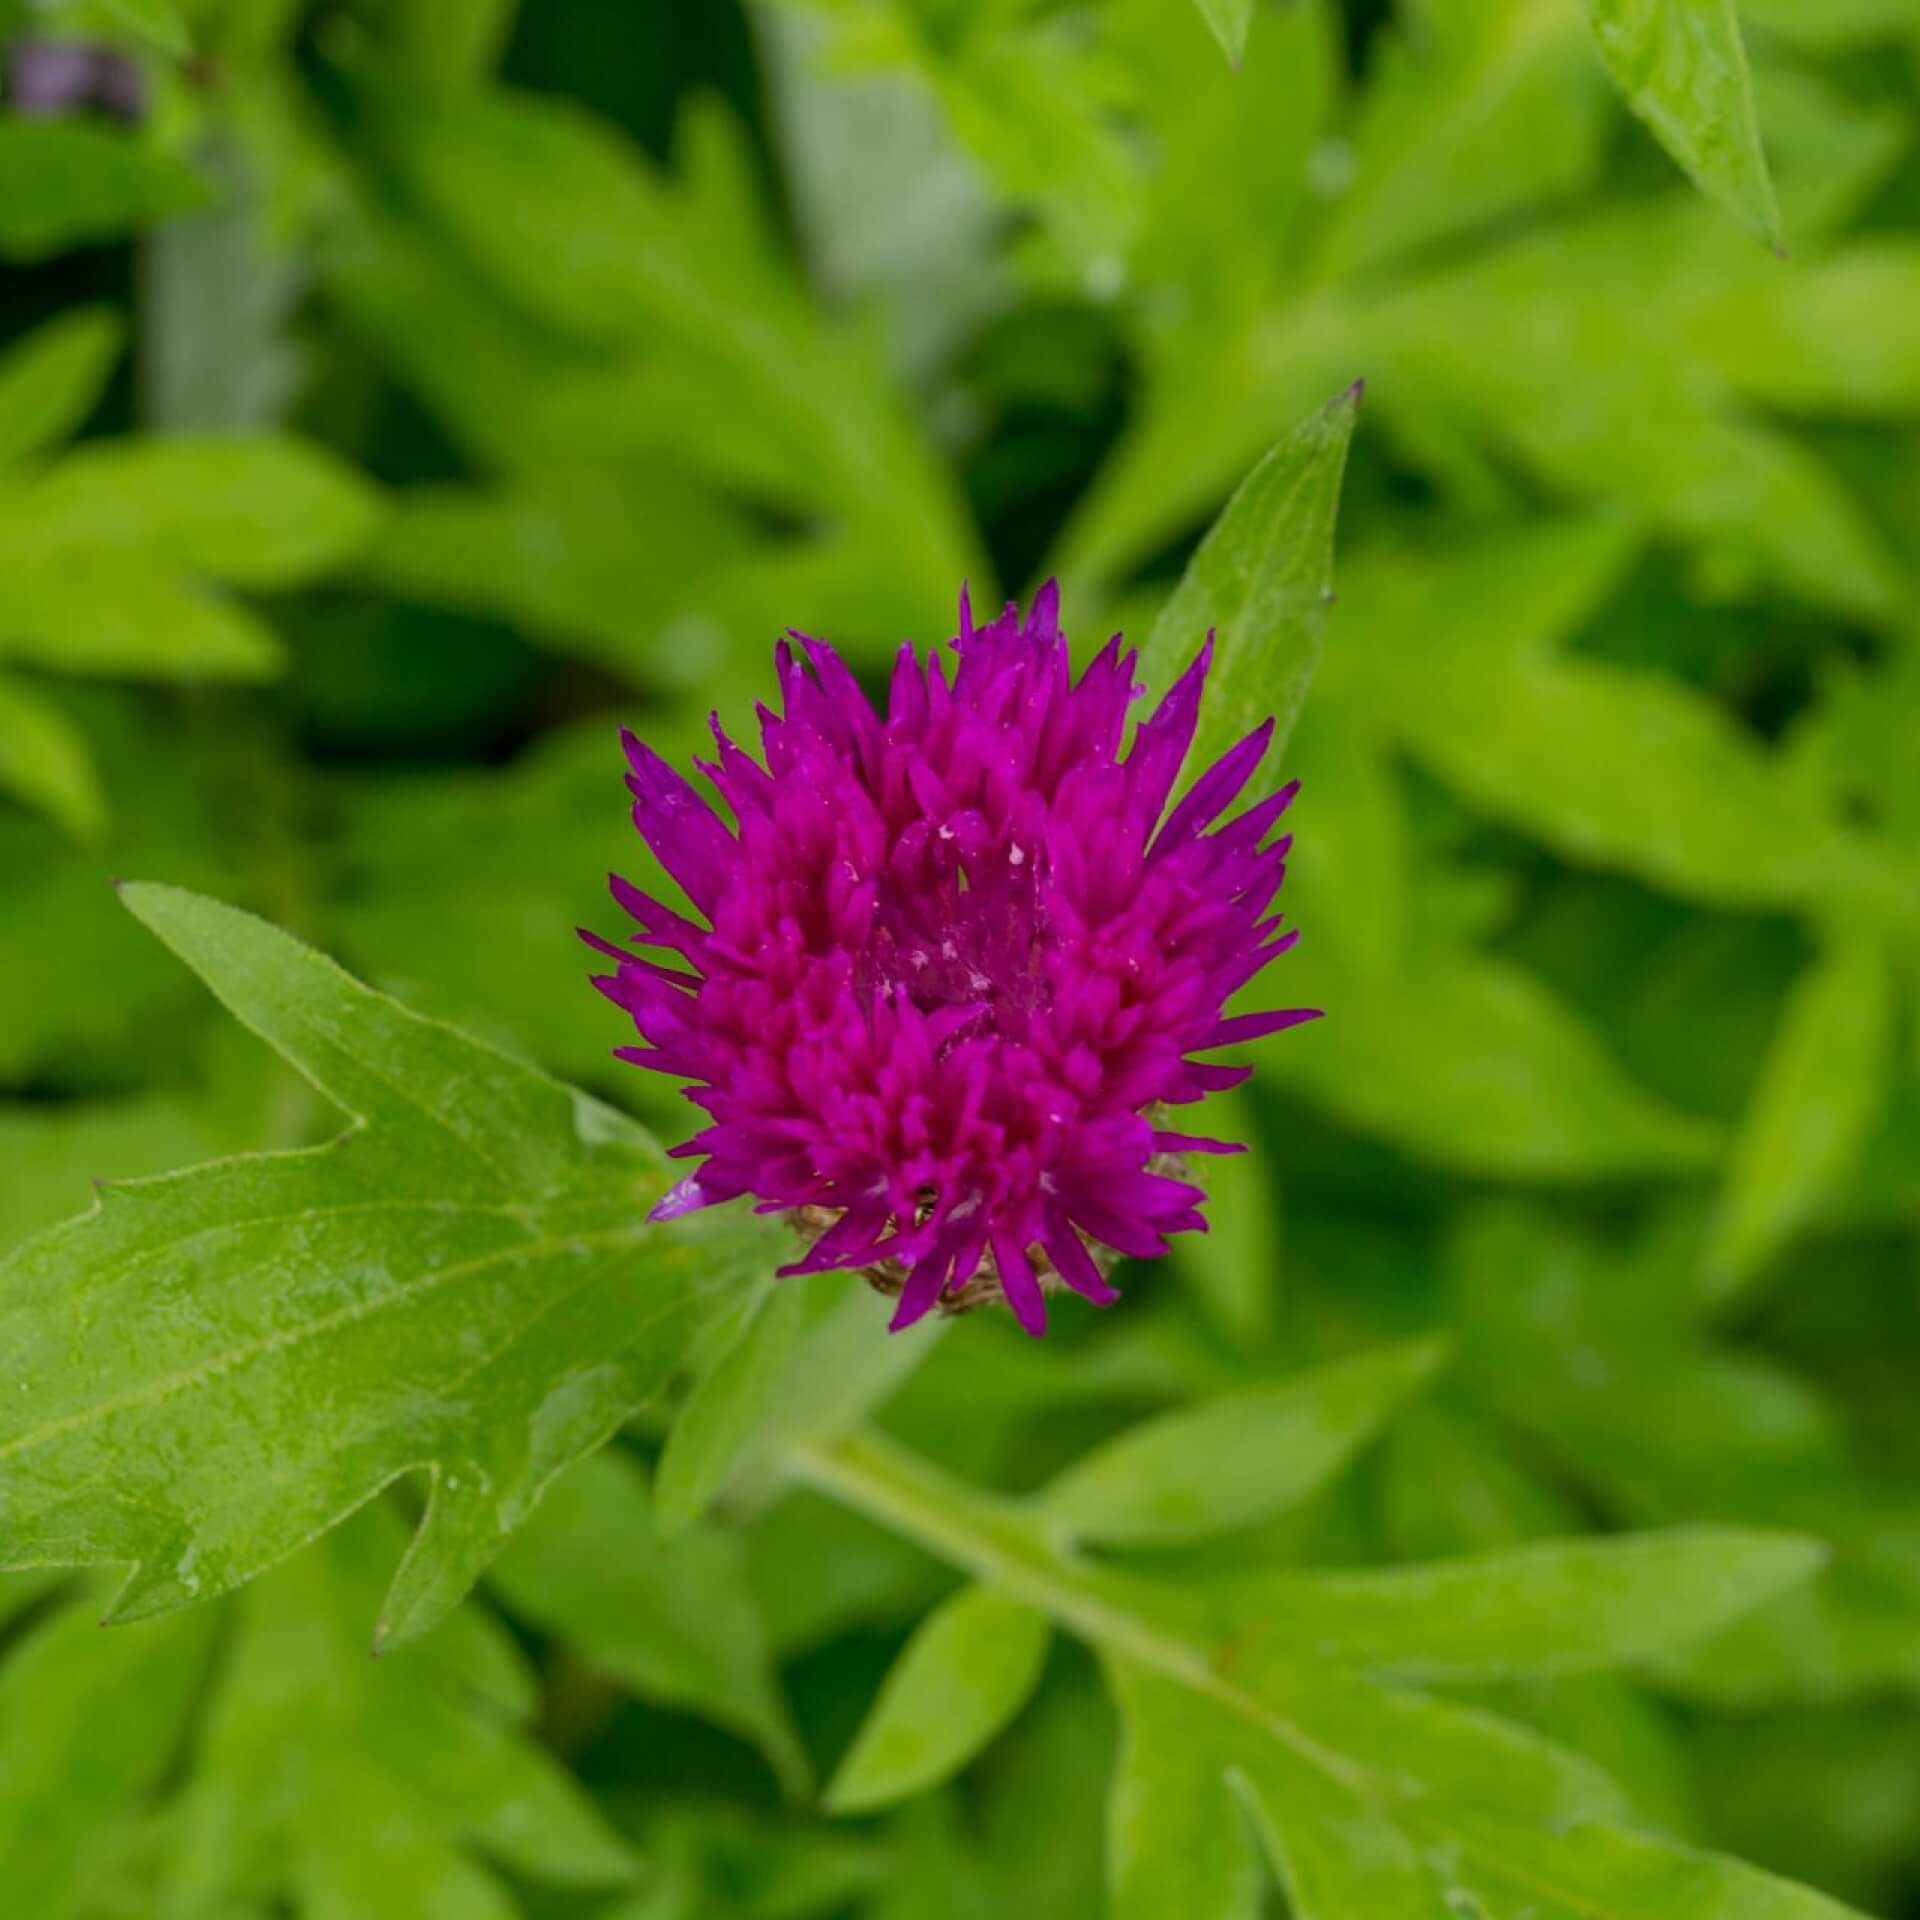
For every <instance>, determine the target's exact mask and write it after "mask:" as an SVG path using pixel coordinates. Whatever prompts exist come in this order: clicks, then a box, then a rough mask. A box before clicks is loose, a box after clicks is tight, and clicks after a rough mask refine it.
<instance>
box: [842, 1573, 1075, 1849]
mask: <svg viewBox="0 0 1920 1920" xmlns="http://www.w3.org/2000/svg"><path fill="white" fill-rule="evenodd" d="M1049 1638H1050V1633H1049V1628H1048V1625H1047V1618H1046V1615H1045V1614H1043V1613H1041V1612H1039V1611H1037V1610H1036V1609H1035V1608H1032V1607H1029V1606H1027V1605H1026V1604H1025V1603H1024V1602H1022V1601H1018V1600H1014V1599H1012V1598H1010V1597H1009V1596H1008V1595H1006V1594H1004V1593H1001V1592H999V1591H997V1590H996V1589H994V1588H992V1587H967V1588H965V1589H963V1590H962V1591H961V1592H960V1593H958V1594H956V1595H955V1596H954V1597H953V1598H952V1599H951V1600H948V1601H947V1602H946V1603H945V1604H944V1605H942V1606H941V1607H939V1608H938V1609H937V1610H936V1611H935V1612H934V1613H932V1614H930V1615H929V1616H928V1617H927V1619H926V1620H924V1621H923V1622H922V1623H921V1625H920V1627H919V1629H918V1630H917V1631H916V1632H915V1634H914V1636H913V1638H912V1640H910V1641H909V1642H908V1643H907V1648H906V1651H905V1652H904V1653H902V1654H901V1656H900V1658H899V1661H898V1662H897V1663H896V1664H895V1666H894V1668H893V1670H892V1672H890V1673H889V1674H888V1675H887V1680H886V1684H885V1686H884V1687H882V1689H881V1692H880V1698H879V1700H878V1701H877V1702H876V1703H875V1705H874V1708H873V1711H872V1712H871V1713H870V1714H869V1715H868V1716H867V1720H866V1724H865V1725H864V1726H862V1727H861V1729H860V1733H859V1736H858V1737H857V1738H856V1739H855V1741H854V1743H853V1750H852V1751H851V1752H850V1753H849V1754H848V1755H847V1757H846V1759H845V1761H844V1762H843V1763H842V1764H841V1767H840V1771H839V1772H838V1773H837V1774H836V1775H835V1776H834V1779H833V1784H832V1785H831V1786H830V1787H829V1788H828V1789H827V1806H828V1807H829V1809H830V1810H831V1811H833V1812H835V1813H866V1812H870V1811H871V1810H872V1809H873V1808H875V1807H885V1806H891V1805H893V1803H894V1802H896V1801H898V1800H904V1799H906V1798H907V1796H908V1795H909V1794H913V1793H918V1792H920V1791H922V1790H923V1789H924V1788H927V1787H931V1786H936V1785H938V1784H939V1783H940V1782H941V1781H942V1780H945V1779H947V1778H949V1777H950V1776H951V1775H952V1774H954V1773H957V1772H958V1771H959V1770H960V1769H961V1768H962V1767H964V1766H965V1765H966V1764H967V1762H968V1761H969V1760H971V1759H972V1758H973V1756H974V1755H975V1754H976V1753H978V1752H979V1751H980V1749H981V1748H982V1747H984V1746H985V1745H986V1744H987V1742H988V1741H989V1740H991V1739H992V1738H993V1736H994V1735H995V1734H996V1733H998V1732H999V1731H1000V1729H1001V1728H1002V1727H1004V1726H1005V1725H1006V1724H1007V1722H1008V1721H1009V1720H1011V1719H1012V1718H1013V1716H1014V1715H1015V1714H1016V1713H1018V1712H1019V1711H1020V1709H1021V1708H1022V1707H1023V1706H1024V1705H1025V1704H1026V1702H1027V1699H1028V1696H1029V1695H1030V1694H1031V1693H1032V1692H1033V1689H1034V1688H1035V1686H1036V1685H1038V1684H1039V1679H1040V1669H1041V1666H1042V1665H1043V1663H1044V1662H1045V1660H1046V1654H1047V1643H1048V1640H1049Z"/></svg>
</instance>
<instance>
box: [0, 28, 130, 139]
mask: <svg viewBox="0 0 1920 1920" xmlns="http://www.w3.org/2000/svg"><path fill="white" fill-rule="evenodd" d="M11 65H12V74H11V78H10V82H9V86H8V100H9V103H10V104H11V106H12V107H13V110H14V112H15V113H17V114H20V115H22V116H25V117H29V118H38V119H45V120H58V119H61V118H63V117H65V116H66V115H68V114H70V113H76V112H83V111H85V110H86V109H87V108H89V107H98V108H100V109H101V110H102V111H103V112H106V113H109V114H111V115H113V116H114V117H115V118H116V119H120V120H138V119H139V118H140V115H141V112H142V109H143V107H144V104H145V93H146V89H145V86H144V85H143V83H142V81H141V77H140V69H139V68H138V67H137V66H135V65H134V63H133V62H132V61H131V60H129V59H128V58H127V57H126V56H125V55H124V54H120V53H115V52H114V51H113V49H112V48H111V47H96V46H90V45H88V44H86V43H85V42H84V41H75V40H20V41H16V42H15V43H14V46H13V50H12V57H11Z"/></svg>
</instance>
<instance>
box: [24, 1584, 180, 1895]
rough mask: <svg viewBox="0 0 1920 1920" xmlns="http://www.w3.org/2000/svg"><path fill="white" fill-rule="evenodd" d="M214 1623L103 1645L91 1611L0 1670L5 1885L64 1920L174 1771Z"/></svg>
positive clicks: (69, 1618) (40, 1632) (44, 1629)
mask: <svg viewBox="0 0 1920 1920" xmlns="http://www.w3.org/2000/svg"><path fill="white" fill-rule="evenodd" d="M213 1624H214V1622H213V1616H212V1615H211V1614H199V1615H194V1616H191V1617H189V1618H186V1619H180V1620H167V1621H161V1622H156V1623H153V1624H149V1625H146V1626H141V1627H137V1628H134V1629H132V1630H130V1631H128V1632H126V1633H119V1634H112V1635H104V1634H102V1633H101V1632H100V1630H99V1627H98V1625H97V1615H96V1613H95V1610H94V1609H93V1607H91V1606H90V1605H88V1604H87V1603H86V1602H85V1601H84V1600H82V1601H78V1602H75V1603H73V1604H71V1605H68V1606H66V1607H64V1608H62V1609H60V1610H59V1611H58V1612H57V1613H56V1614H55V1615H54V1616H53V1617H52V1618H51V1619H50V1620H47V1621H45V1622H43V1623H42V1624H40V1625H39V1626H38V1627H36V1628H35V1629H34V1630H33V1632H32V1633H31V1635H30V1636H29V1637H28V1639H27V1640H26V1641H25V1643H24V1644H23V1645H20V1646H17V1647H9V1649H8V1652H7V1658H6V1662H5V1664H4V1666H0V1884H4V1885H5V1887H6V1889H7V1897H8V1900H9V1902H10V1903H13V1902H17V1903H18V1910H19V1911H20V1912H23V1913H32V1914H34V1915H35V1916H36V1920H38V1917H39V1916H44V1917H45V1920H65V1916H67V1915H70V1914H73V1913H74V1912H76V1910H77V1909H78V1907H79V1904H80V1901H81V1899H82V1897H83V1896H84V1894H85V1892H86V1889H87V1882H88V1879H89V1877H90V1875H91V1874H92V1873H93V1872H94V1871H95V1870H97V1869H98V1867H99V1866H100V1864H101V1862H102V1860H103V1859H104V1858H105V1857H106V1856H108V1855H109V1854H110V1853H111V1851H112V1848H113V1845H114V1844H115V1842H116V1841H117V1840H118V1839H120V1838H121V1837H122V1836H123V1835H124V1833H125V1831H126V1830H127V1829H128V1828H129V1826H130V1825H131V1823H132V1821H133V1818H134V1816H135V1813H136V1811H137V1809H138V1808H139V1806H140V1804H141V1802H142V1801H143V1800H144V1799H145V1797H146V1796H147V1795H148V1794H149V1793H150V1792H151V1791H152V1790H153V1789H154V1787H155V1786H156V1785H157V1784H158V1782H159V1781H160V1779H161V1777H162V1775H163V1774H164V1772H165V1770H166V1769H167V1767H168V1765H169V1763H170V1762H171V1761H172V1759H173V1757H174V1754H175V1752H176V1750H177V1749H178V1746H179V1743H180V1739H181V1735H182V1733H183V1731H184V1729H185V1726H186V1722H187V1717H188V1714H189V1713H190V1712H191V1710H192V1706H193V1701H194V1697H195V1695H196V1693H197V1692H198V1690H199V1686H200V1681H201V1677H202V1675H203V1674H204V1673H205V1671H206V1665H207V1657H208V1654H209V1652H210V1651H211V1648H212V1645H213Z"/></svg>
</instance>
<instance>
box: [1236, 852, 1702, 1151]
mask: <svg viewBox="0 0 1920 1920" xmlns="http://www.w3.org/2000/svg"><path fill="white" fill-rule="evenodd" d="M1302 831H1303V842H1304V837H1305V829H1304V824H1303V829H1302ZM1310 900H1311V896H1310V895H1309V894H1308V893H1307V890H1306V889H1305V888H1304V887H1303V888H1302V889H1301V894H1300V898H1299V902H1298V907H1297V911H1298V914H1299V918H1300V921H1301V924H1302V925H1304V926H1311V925H1312V924H1313V914H1312V910H1311V904H1310ZM1295 958H1297V959H1298V961H1299V963H1300V964H1299V965H1297V966H1294V965H1293V961H1294V959H1295ZM1322 964H1323V956H1320V955H1317V954H1316V953H1315V952H1314V951H1313V950H1312V949H1311V947H1310V946H1309V945H1308V944H1306V943H1303V945H1302V947H1301V951H1300V953H1299V954H1298V955H1297V956H1290V957H1289V961H1288V965H1289V966H1290V967H1292V973H1291V977H1290V978H1289V979H1288V980H1287V982H1286V991H1287V994H1288V995H1289V997H1290V998H1291V999H1292V1000H1293V1001H1295V1002H1299V1001H1305V1002H1306V1003H1307V1004H1309V1005H1319V1006H1328V1007H1331V1008H1333V1009H1334V1010H1335V1016H1336V1017H1335V1018H1333V1019H1330V1020H1324V1021H1318V1022H1316V1023H1315V1026H1314V1029H1313V1031H1312V1032H1311V1034H1310V1035H1303V1036H1302V1037H1301V1040H1302V1043H1301V1044H1299V1045H1295V1046H1291V1047H1286V1048H1278V1049H1275V1052H1276V1055H1277V1057H1276V1058H1275V1060H1274V1061H1273V1063H1272V1066H1271V1068H1270V1069H1269V1071H1272V1072H1274V1073H1276V1074H1277V1075H1278V1076H1279V1077H1281V1078H1283V1079H1284V1080H1285V1081H1287V1082H1288V1083H1289V1084H1292V1085H1295V1086H1298V1087H1300V1088H1301V1089H1302V1090H1303V1091H1306V1092H1308V1093H1310V1094H1311V1095H1312V1096H1313V1097H1314V1098H1315V1099H1316V1100H1317V1101H1319V1102H1320V1103H1321V1104H1323V1105H1324V1106H1326V1107H1327V1108H1328V1110H1329V1111H1331V1112H1333V1113H1335V1114H1338V1115H1340V1116H1341V1117H1342V1118H1344V1119H1346V1120H1348V1121H1350V1122H1352V1123H1353V1124H1355V1125H1358V1126H1360V1127H1363V1128H1366V1129H1367V1130H1369V1131H1371V1132H1375V1133H1378V1134H1379V1135H1381V1136H1382V1137H1383V1138H1385V1139H1387V1140H1390V1141H1392V1142H1393V1143H1394V1144H1396V1145H1397V1146H1400V1147H1402V1148H1403V1149H1405V1150H1406V1151H1408V1152H1411V1153H1414V1154H1416V1155H1418V1156H1419V1157H1420V1158H1422V1159H1424V1160H1429V1161H1431V1162H1433V1163H1434V1164H1435V1165H1438V1166H1442V1167H1448V1168H1452V1169H1455V1170H1456V1171H1459V1172H1464V1173H1469V1174H1487V1175H1494V1176H1497V1177H1500V1178H1503V1179H1518V1180H1550V1179H1587V1180H1590V1179H1599V1178H1604V1177H1607V1176H1609V1175H1613V1174H1624V1173H1628V1172H1662V1171H1664V1172H1679V1171H1686V1170H1691V1169H1697V1168H1700V1167H1705V1166H1710V1165H1712V1164H1713V1163H1714V1162H1715V1161H1716V1160H1717V1159H1718V1158H1719V1154H1720V1144H1721V1143H1720V1131H1719V1129H1718V1128H1717V1127H1715V1126H1713V1125H1712V1124H1711V1123H1709V1122H1707V1121H1704V1120H1701V1119H1699V1118H1697V1117H1696V1116H1694V1115H1692V1114H1688V1113H1683V1112H1681V1111H1680V1110H1679V1109H1677V1108H1675V1107H1673V1106H1670V1105H1669V1104H1667V1103H1666V1102H1665V1101H1663V1100H1659V1099H1656V1098H1655V1097H1654V1096H1653V1095H1651V1094H1650V1093H1648V1092H1646V1091H1645V1090H1644V1089H1643V1088H1641V1087H1640V1086H1638V1085H1636V1084H1635V1083H1634V1082H1633V1081H1632V1080H1631V1079H1629V1078H1628V1077H1627V1075H1626V1074H1625V1073H1624V1072H1623V1071H1622V1069H1621V1068H1620V1066H1619V1064H1618V1063H1617V1062H1616V1061H1615V1060H1614V1059H1613V1058H1612V1056H1611V1055H1610V1054H1609V1052H1608V1051H1607V1044H1606V1041H1605V1040H1604V1039H1603V1038H1602V1036H1601V1034H1600V1032H1599V1031H1598V1030H1597V1029H1596V1028H1594V1027H1593V1026H1591V1025H1590V1024H1589V1023H1588V1022H1587V1021H1585V1020H1583V1019H1582V1018H1581V1017H1580V1016H1579V1015H1577V1014H1576V1013H1575V1012H1574V1011H1573V1009H1572V1008H1571V1007H1569V1006H1567V1005H1566V1004H1565V1002H1563V1001H1562V1000H1560V999H1559V998H1558V997H1557V996H1556V995H1555V994H1553V993H1552V992H1551V991H1550V990H1549V989H1548V988H1547V987H1546V986H1544V985H1543V984H1542V982H1541V980H1540V978H1539V976H1538V975H1537V974H1534V973H1532V972H1529V971H1528V970H1527V969H1525V968H1523V967H1519V966H1516V965H1514V964H1513V963H1512V962H1510V961H1508V960H1506V959H1504V958H1501V957H1495V956H1493V955H1491V954H1476V953H1472V952H1461V951H1451V952H1450V951H1447V950H1446V948H1444V947H1441V948H1438V949H1436V950H1434V951H1432V952H1431V953H1429V954H1428V955H1427V956H1426V957H1425V958H1423V959H1421V960H1420V961H1419V962H1418V963H1417V964H1416V965H1415V966H1414V967H1413V968H1412V970H1411V971H1410V972H1409V973H1407V974H1406V975H1404V976H1403V977H1399V978H1393V979H1389V980H1385V981H1381V982H1377V983H1376V982H1374V981H1371V980H1368V979H1366V978H1365V977H1364V976H1363V975H1355V976H1352V977H1350V978H1345V977H1343V978H1339V979H1336V980H1333V981H1331V982H1330V983H1329V984H1328V985H1326V986H1322V985H1320V984H1319V982H1320V981H1322V980H1326V979H1327V978H1328V976H1327V975H1326V974H1324V973H1317V972H1316V971H1315V970H1316V969H1317V968H1319V967H1321V965H1322Z"/></svg>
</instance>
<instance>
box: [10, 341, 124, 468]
mask: <svg viewBox="0 0 1920 1920" xmlns="http://www.w3.org/2000/svg"><path fill="white" fill-rule="evenodd" d="M124 339H125V329H124V328H123V327H122V326H121V323H120V316H119V315H118V314H117V313H115V312H114V311H113V309H112V308H110V307H76V308H74V309H73V310H72V311H71V312H68V313H64V314H62V315H61V316H60V317H59V319H57V320H50V321H48V322H47V324H46V325H45V326H43V327H40V328H37V329H36V330H35V331H34V332H32V333H30V334H28V335H27V337H26V338H25V339H24V340H22V341H20V342H19V343H18V344H17V345H16V346H14V347H12V348H11V349H10V350H9V351H8V353H7V355H6V357H5V358H4V359H0V468H5V467H10V466H13V465H14V464H15V463H16V462H18V461H21V460H24V459H26V457H27V456H28V455H29V454H35V453H39V452H40V451H41V450H42V449H43V448H46V447H50V446H53V445H54V444H55V443H56V442H58V441H60V440H63V439H65V438H66V436H67V435H68V434H69V433H71V432H72V431H73V430H74V429H75V428H76V427H78V426H79V425H80V424H81V422H82V421H83V420H85V419H86V417H87V415H88V414H90V413H91V412H92V411H93V409H94V407H95V405H96V404H97V403H98V401H99V399H100V391H101V389H102V388H103V387H104V386H105V385H106V383H107V376H108V375H109V374H110V373H112V371H113V365H114V362H115V361H116V360H118V359H119V357H120V351H121V347H122V345H123V344H124Z"/></svg>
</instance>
